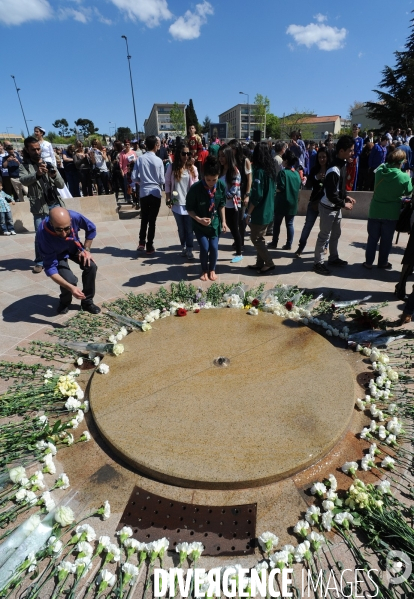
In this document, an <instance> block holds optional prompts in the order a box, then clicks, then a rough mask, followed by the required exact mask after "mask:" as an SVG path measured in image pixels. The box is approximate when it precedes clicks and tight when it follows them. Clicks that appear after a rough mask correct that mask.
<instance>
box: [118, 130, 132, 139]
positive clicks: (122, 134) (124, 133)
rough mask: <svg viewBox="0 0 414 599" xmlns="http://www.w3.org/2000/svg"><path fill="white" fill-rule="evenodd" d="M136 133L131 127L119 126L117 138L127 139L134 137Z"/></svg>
mask: <svg viewBox="0 0 414 599" xmlns="http://www.w3.org/2000/svg"><path fill="white" fill-rule="evenodd" d="M133 137H134V134H133V133H132V131H131V129H130V128H129V127H118V129H117V130H116V138H117V139H118V140H119V141H125V140H126V139H129V140H131V139H133Z"/></svg>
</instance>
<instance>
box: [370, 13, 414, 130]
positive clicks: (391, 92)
mask: <svg viewBox="0 0 414 599" xmlns="http://www.w3.org/2000/svg"><path fill="white" fill-rule="evenodd" d="M412 12H414V11H412ZM410 23H411V25H410V29H411V33H410V35H409V36H408V39H407V42H406V44H405V50H404V51H402V52H399V51H396V52H394V56H395V67H394V68H391V67H389V66H386V67H385V68H384V69H383V71H382V79H381V81H380V83H379V84H378V86H379V88H380V89H379V90H378V89H374V90H373V91H374V93H376V94H377V96H378V102H366V104H365V106H366V107H367V108H368V117H370V118H372V119H376V120H377V121H379V122H380V123H381V125H382V126H383V127H385V128H388V127H389V126H398V127H402V128H404V129H406V128H407V127H412V126H413V124H414V19H411V20H410Z"/></svg>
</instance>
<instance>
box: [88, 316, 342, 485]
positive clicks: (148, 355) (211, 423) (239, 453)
mask: <svg viewBox="0 0 414 599" xmlns="http://www.w3.org/2000/svg"><path fill="white" fill-rule="evenodd" d="M152 327H153V328H152V330H151V331H148V332H147V333H142V332H141V331H138V332H134V333H132V334H130V335H128V337H126V338H125V339H124V341H123V343H124V345H125V352H124V353H123V354H122V355H121V356H119V357H114V356H108V357H106V358H105V363H107V364H108V365H109V367H110V371H109V374H107V375H101V374H97V373H95V374H94V376H93V379H92V384H91V390H90V398H91V410H92V413H93V417H94V419H95V422H96V424H97V427H98V429H99V431H100V433H101V435H102V436H103V437H104V439H105V440H106V442H107V443H108V444H109V445H110V446H111V448H112V449H113V450H114V451H115V452H116V453H117V454H118V455H119V456H120V457H121V458H122V459H123V460H124V461H125V462H127V463H128V464H130V465H131V466H132V467H133V468H135V469H136V470H137V471H138V472H140V473H141V474H146V475H149V476H151V477H153V478H155V479H157V480H159V481H162V482H165V483H169V484H174V485H178V486H184V487H191V488H204V489H238V488H245V487H255V486H259V485H264V484H268V483H271V482H274V481H277V480H281V479H283V478H286V477H288V476H290V475H292V474H294V473H296V472H298V471H300V470H303V469H304V468H306V467H308V466H310V465H311V464H314V463H315V462H317V461H318V460H320V459H321V458H322V457H323V456H325V455H326V454H327V453H328V452H329V451H330V450H331V449H332V448H333V447H334V446H335V444H336V443H337V442H338V440H339V439H340V438H341V436H342V435H343V434H344V433H345V431H346V430H347V427H348V425H349V422H350V420H351V415H352V411H353V406H354V378H353V376H352V372H351V369H350V367H349V365H348V364H347V362H346V361H345V360H344V359H343V358H342V356H341V352H340V351H339V350H337V349H336V348H335V347H333V346H332V345H331V343H329V342H328V341H327V340H326V339H325V338H324V337H322V336H321V335H318V334H317V333H315V332H313V331H312V330H311V329H309V328H308V327H306V326H303V325H301V324H298V323H295V322H292V321H287V320H282V319H281V318H279V317H277V316H273V315H271V314H266V313H263V312H260V313H259V315H258V316H250V315H247V314H246V312H245V311H244V310H237V309H215V310H202V311H201V312H200V313H198V314H193V313H189V314H188V315H187V316H185V317H169V318H165V319H162V320H157V321H156V322H155V323H153V325H152Z"/></svg>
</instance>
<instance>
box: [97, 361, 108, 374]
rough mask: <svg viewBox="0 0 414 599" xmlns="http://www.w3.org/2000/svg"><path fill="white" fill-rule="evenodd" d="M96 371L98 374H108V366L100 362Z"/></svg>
mask: <svg viewBox="0 0 414 599" xmlns="http://www.w3.org/2000/svg"><path fill="white" fill-rule="evenodd" d="M97 371H98V372H99V373H100V374H108V372H109V366H108V365H107V364H104V363H103V362H101V363H100V364H99V366H98V368H97Z"/></svg>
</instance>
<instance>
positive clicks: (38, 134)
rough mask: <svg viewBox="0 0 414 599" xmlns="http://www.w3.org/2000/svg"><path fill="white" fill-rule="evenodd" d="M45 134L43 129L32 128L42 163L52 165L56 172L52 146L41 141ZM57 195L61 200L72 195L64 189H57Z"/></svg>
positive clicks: (48, 142)
mask: <svg viewBox="0 0 414 599" xmlns="http://www.w3.org/2000/svg"><path fill="white" fill-rule="evenodd" d="M45 133H46V131H45V129H43V127H39V126H37V127H35V128H34V136H35V138H36V139H37V141H38V142H39V144H40V148H41V150H42V154H41V156H42V160H43V162H49V163H51V164H53V166H54V167H55V169H56V170H57V165H56V156H55V151H54V149H53V146H52V144H51V143H50V141H46V140H45V139H43V136H44V134H45ZM58 192H59V195H60V197H61V198H71V197H72V194H71V193H70V191H69V189H68V188H67V187H66V185H65V187H64V188H63V189H58Z"/></svg>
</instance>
